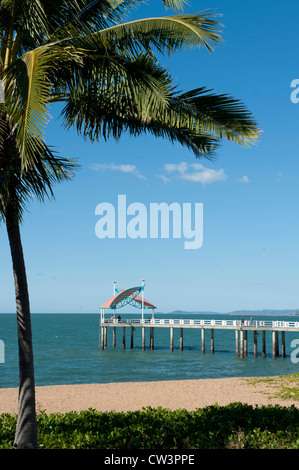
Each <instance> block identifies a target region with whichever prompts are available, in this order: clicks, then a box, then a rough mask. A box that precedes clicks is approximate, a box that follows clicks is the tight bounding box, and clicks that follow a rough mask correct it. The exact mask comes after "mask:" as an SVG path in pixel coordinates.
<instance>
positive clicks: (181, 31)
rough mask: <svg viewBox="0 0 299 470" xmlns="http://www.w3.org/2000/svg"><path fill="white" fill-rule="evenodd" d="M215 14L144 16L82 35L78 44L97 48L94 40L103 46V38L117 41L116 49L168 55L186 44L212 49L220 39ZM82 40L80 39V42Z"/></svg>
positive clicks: (108, 41) (218, 25) (107, 41)
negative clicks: (152, 49)
mask: <svg viewBox="0 0 299 470" xmlns="http://www.w3.org/2000/svg"><path fill="white" fill-rule="evenodd" d="M217 16H218V15H216V14H213V13H209V11H208V10H207V11H205V12H201V13H200V14H197V15H187V14H182V15H173V16H165V17H161V18H145V19H140V20H135V21H131V22H127V23H123V24H119V25H115V26H111V27H110V28H106V29H104V30H101V31H98V32H96V33H94V34H92V35H90V36H88V35H83V36H81V37H80V38H79V40H80V43H78V42H77V39H75V42H72V44H75V45H77V46H79V45H80V46H81V47H82V48H83V47H85V48H86V49H87V48H88V47H89V48H91V47H94V48H95V47H96V44H97V41H100V44H101V45H102V44H103V42H104V41H105V43H106V44H109V43H110V42H111V41H113V42H114V43H115V44H116V43H117V42H118V43H119V49H120V50H125V48H127V49H128V50H130V49H131V50H134V51H135V50H136V49H137V48H138V47H139V49H143V50H144V49H145V50H149V49H150V48H153V47H154V48H156V49H157V50H158V51H159V52H160V53H163V52H164V51H166V52H167V53H168V54H170V53H173V52H175V51H178V50H180V49H182V48H186V47H195V46H196V47H202V46H203V47H205V48H206V49H207V50H208V51H209V52H211V51H212V50H213V49H214V47H215V46H216V45H218V44H219V43H220V42H221V35H220V26H221V25H220V24H219V23H218V22H217V21H216V19H215V18H216V17H217ZM82 41H83V42H82Z"/></svg>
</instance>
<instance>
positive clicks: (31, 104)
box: [3, 47, 53, 168]
mask: <svg viewBox="0 0 299 470" xmlns="http://www.w3.org/2000/svg"><path fill="white" fill-rule="evenodd" d="M51 52H52V51H51V49H49V48H44V47H41V48H37V49H34V50H32V51H29V52H27V53H25V54H24V55H23V56H22V57H21V58H20V59H18V60H17V61H15V62H14V63H13V64H12V65H11V66H10V67H9V68H8V69H7V70H6V71H5V74H3V78H4V82H5V88H6V89H5V105H6V110H7V115H8V117H9V121H10V124H11V127H12V129H13V130H16V140H17V145H18V148H19V154H20V157H21V159H22V162H23V166H24V168H25V167H26V166H27V164H28V163H29V161H30V160H32V161H33V160H34V158H35V157H36V155H37V153H38V150H39V149H41V150H42V149H43V146H44V133H45V127H46V124H47V123H48V120H49V117H50V115H49V111H48V109H47V104H48V101H49V96H50V90H51V83H50V82H49V80H48V78H47V74H48V72H49V69H50V68H51V67H53V56H52V53H51Z"/></svg>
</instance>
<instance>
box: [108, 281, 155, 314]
mask: <svg viewBox="0 0 299 470" xmlns="http://www.w3.org/2000/svg"><path fill="white" fill-rule="evenodd" d="M143 289H144V286H139V287H131V288H130V289H126V290H124V289H118V288H116V289H115V290H116V292H117V294H116V295H114V296H113V297H111V298H110V299H108V300H106V302H104V303H103V304H102V305H101V306H100V308H110V309H116V308H121V307H124V306H125V305H128V304H129V305H132V306H133V307H135V308H142V297H140V296H139V295H138V294H139V293H140V292H141V291H142V290H143ZM143 307H144V308H148V309H155V308H157V307H155V305H153V304H152V303H151V302H149V301H148V300H145V299H143Z"/></svg>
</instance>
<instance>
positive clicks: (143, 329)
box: [142, 326, 145, 351]
mask: <svg viewBox="0 0 299 470" xmlns="http://www.w3.org/2000/svg"><path fill="white" fill-rule="evenodd" d="M144 350H145V327H144V326H143V327H142V351H144Z"/></svg>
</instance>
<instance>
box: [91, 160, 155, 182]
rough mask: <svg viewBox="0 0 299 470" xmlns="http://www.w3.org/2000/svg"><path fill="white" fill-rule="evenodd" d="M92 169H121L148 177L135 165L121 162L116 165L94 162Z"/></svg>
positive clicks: (124, 171) (143, 177) (142, 177)
mask: <svg viewBox="0 0 299 470" xmlns="http://www.w3.org/2000/svg"><path fill="white" fill-rule="evenodd" d="M90 168H91V169H92V170H96V171H101V170H112V171H120V172H122V173H131V174H133V175H135V176H136V177H137V178H141V179H146V177H145V176H143V175H142V174H141V173H139V171H138V170H137V168H136V166H135V165H130V164H121V165H115V163H94V164H93V165H91V166H90Z"/></svg>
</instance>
